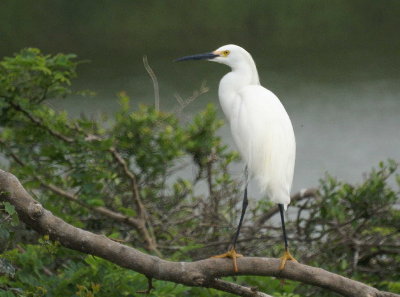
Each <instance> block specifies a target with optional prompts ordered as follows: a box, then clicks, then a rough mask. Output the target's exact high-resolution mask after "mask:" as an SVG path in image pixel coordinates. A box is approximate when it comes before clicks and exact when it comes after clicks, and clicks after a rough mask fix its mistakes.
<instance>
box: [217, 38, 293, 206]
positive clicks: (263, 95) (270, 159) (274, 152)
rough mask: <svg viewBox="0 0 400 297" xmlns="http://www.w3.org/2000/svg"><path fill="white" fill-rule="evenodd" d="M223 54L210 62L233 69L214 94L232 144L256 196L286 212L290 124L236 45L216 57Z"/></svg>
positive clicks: (290, 172) (290, 161)
mask: <svg viewBox="0 0 400 297" xmlns="http://www.w3.org/2000/svg"><path fill="white" fill-rule="evenodd" d="M224 50H229V51H230V53H229V55H228V56H227V57H218V58H215V59H213V60H212V61H216V62H219V63H223V64H226V65H228V66H230V67H231V68H232V71H231V72H229V73H228V74H226V75H225V76H224V77H223V78H222V80H221V82H220V86H219V91H218V93H219V99H220V103H221V107H222V109H223V111H224V113H225V115H226V117H227V118H228V120H229V123H230V127H231V131H232V136H233V139H234V141H235V144H236V146H237V147H238V150H239V152H240V154H241V156H242V158H243V159H244V161H245V162H246V164H247V166H248V168H249V172H250V174H251V176H252V177H254V178H255V179H256V180H257V182H258V184H259V186H260V189H261V191H262V192H263V193H265V194H266V195H267V196H268V197H269V198H270V200H271V201H273V202H275V203H281V204H284V205H285V208H286V206H287V204H289V202H290V189H291V185H292V180H293V171H294V164H295V154H296V143H295V137H294V132H293V127H292V123H291V121H290V118H289V116H288V114H287V112H286V110H285V108H284V107H283V105H282V103H281V102H280V101H279V99H278V98H277V97H276V96H275V95H274V94H273V93H272V92H271V91H269V90H267V89H266V88H264V87H262V86H261V85H260V83H259V79H258V73H257V69H256V66H255V63H254V61H253V59H252V57H251V55H250V54H249V53H248V52H247V51H246V50H244V49H243V48H241V47H239V46H236V45H226V46H222V47H221V48H219V49H218V50H217V51H224Z"/></svg>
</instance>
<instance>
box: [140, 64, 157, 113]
mask: <svg viewBox="0 0 400 297" xmlns="http://www.w3.org/2000/svg"><path fill="white" fill-rule="evenodd" d="M143 65H144V68H145V69H146V71H147V73H148V74H149V76H150V78H151V81H152V82H153V89H154V109H155V110H156V111H160V90H159V87H158V80H157V76H156V75H155V73H154V71H153V69H151V67H150V65H149V62H148V61H147V56H143Z"/></svg>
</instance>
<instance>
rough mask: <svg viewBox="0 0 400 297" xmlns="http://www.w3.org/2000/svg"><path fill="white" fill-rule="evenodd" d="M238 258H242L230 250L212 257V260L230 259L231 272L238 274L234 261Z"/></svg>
mask: <svg viewBox="0 0 400 297" xmlns="http://www.w3.org/2000/svg"><path fill="white" fill-rule="evenodd" d="M240 257H243V255H241V254H238V253H237V252H236V250H235V249H230V250H229V251H227V252H226V253H224V254H220V255H216V256H212V258H231V259H232V261H233V271H234V272H238V271H239V268H238V266H237V261H236V259H237V258H240Z"/></svg>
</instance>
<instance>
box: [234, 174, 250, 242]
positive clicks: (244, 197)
mask: <svg viewBox="0 0 400 297" xmlns="http://www.w3.org/2000/svg"><path fill="white" fill-rule="evenodd" d="M244 175H245V179H246V181H245V183H246V187H245V188H244V195H243V203H242V213H241V215H240V220H239V225H238V227H237V230H236V234H235V237H234V239H233V244H232V247H233V249H236V242H237V240H238V237H239V233H240V228H242V223H243V218H244V214H245V213H246V209H247V205H248V204H249V201H248V199H247V184H248V179H249V177H248V171H247V166H246V168H245V169H244Z"/></svg>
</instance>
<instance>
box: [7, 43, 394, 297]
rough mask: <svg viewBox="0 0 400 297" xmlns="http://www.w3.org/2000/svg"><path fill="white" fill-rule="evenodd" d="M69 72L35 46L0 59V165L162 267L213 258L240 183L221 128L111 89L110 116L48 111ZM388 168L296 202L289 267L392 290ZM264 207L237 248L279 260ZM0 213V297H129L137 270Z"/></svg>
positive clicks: (254, 212)
mask: <svg viewBox="0 0 400 297" xmlns="http://www.w3.org/2000/svg"><path fill="white" fill-rule="evenodd" d="M76 66H77V62H75V59H74V56H73V55H62V54H58V55H55V56H50V55H43V54H42V53H41V52H40V51H39V50H37V49H25V50H22V51H21V52H20V53H18V54H16V55H15V56H14V57H12V58H6V59H4V60H3V61H2V62H1V63H0V99H1V101H0V110H1V111H0V119H1V130H0V151H1V153H2V154H3V155H4V156H5V157H6V159H7V162H4V166H7V167H8V168H7V169H8V170H9V171H11V172H12V173H13V174H15V175H16V176H18V178H19V179H20V180H21V181H22V182H23V184H24V186H25V187H26V188H27V189H29V190H30V191H31V193H32V194H34V195H35V196H36V197H37V199H38V200H40V202H41V203H42V204H43V205H44V206H45V207H46V208H47V209H50V210H51V211H52V212H53V213H54V214H55V215H57V216H59V217H61V218H62V219H64V220H65V221H67V222H69V223H71V224H73V225H75V226H79V227H81V228H84V229H87V230H90V231H92V232H95V233H100V234H104V235H106V236H108V237H111V238H113V239H115V240H121V241H123V242H124V243H125V244H127V245H132V246H134V247H136V248H140V249H142V250H145V251H146V252H148V253H153V254H160V255H162V256H163V257H165V258H169V259H172V260H191V259H199V258H205V257H208V256H211V255H212V254H215V253H217V252H222V251H224V250H225V249H226V247H227V245H228V243H229V241H230V236H231V235H232V233H233V231H234V228H235V224H236V220H237V218H238V215H239V212H240V203H238V202H239V201H240V198H241V197H240V196H241V193H240V189H241V181H240V180H238V179H236V178H234V177H233V175H232V174H230V165H232V163H233V162H236V161H237V160H238V154H237V153H235V152H230V151H229V150H228V148H227V146H226V145H223V144H222V142H221V139H220V138H219V137H218V136H217V135H216V132H217V130H218V128H219V127H221V125H222V124H223V123H222V122H221V121H220V120H218V119H217V115H216V110H215V108H214V107H213V106H212V105H209V106H207V107H206V109H205V110H203V111H202V112H200V113H199V114H197V115H196V116H195V117H194V119H193V120H192V121H191V122H188V123H181V122H180V121H179V115H176V114H172V113H166V112H159V111H156V110H155V109H154V108H153V107H151V106H144V105H142V106H139V107H138V108H137V109H136V110H133V109H132V107H131V106H130V100H129V97H128V96H127V95H126V94H124V93H121V94H120V95H119V102H120V105H121V108H120V111H119V112H117V113H116V114H115V116H114V117H113V118H112V119H109V120H108V121H107V122H102V118H101V119H89V118H86V117H85V116H82V117H81V118H78V119H71V118H70V117H68V115H67V114H66V113H65V112H56V111H54V110H53V109H52V108H51V107H50V105H49V104H48V102H49V100H51V99H53V98H57V97H65V96H67V95H68V94H70V93H71V90H70V88H69V86H70V84H71V79H72V78H74V77H75V76H76V73H75V67H76ZM396 168H397V165H396V164H395V163H394V162H388V163H382V164H380V165H379V168H378V169H376V170H372V172H371V173H370V174H369V176H367V178H366V179H365V181H364V182H363V183H362V184H360V185H357V186H353V185H349V184H347V183H343V182H340V181H337V180H336V179H334V178H332V177H329V176H327V177H326V178H325V180H322V181H321V185H320V189H319V192H318V195H316V196H310V197H304V198H302V199H299V200H296V202H295V203H294V207H293V208H292V210H291V211H292V213H293V214H294V215H293V218H296V219H293V220H291V221H292V223H291V224H289V225H288V226H287V227H288V234H289V238H290V242H291V244H292V246H293V249H294V253H295V254H296V255H298V256H299V260H300V261H301V262H303V263H310V264H313V265H316V266H321V267H324V268H327V269H330V270H333V271H336V272H338V273H341V274H343V275H348V276H351V277H353V278H356V279H359V280H362V281H364V282H367V283H370V284H373V285H374V286H377V287H379V288H383V289H387V290H392V291H398V290H399V286H400V283H399V282H398V280H397V279H395V275H396V274H397V275H398V274H400V268H399V260H400V259H399V252H398V250H399V240H400V239H399V233H398V230H399V229H400V213H399V210H398V208H396V207H395V205H396V203H398V197H399V195H398V191H396V190H394V186H393V184H394V182H391V183H389V182H388V179H389V178H390V177H393V176H394V174H395V171H396ZM272 206H273V205H272V204H270V203H266V202H265V201H264V200H261V201H259V202H257V203H255V204H254V205H252V206H251V207H250V208H251V209H250V211H249V215H248V216H247V217H246V220H245V222H244V228H243V233H242V235H241V237H242V238H246V239H247V241H244V242H241V243H240V247H239V248H240V250H241V251H242V252H243V253H246V254H247V255H262V256H277V255H279V254H280V253H281V252H282V240H281V234H280V228H279V226H278V227H277V226H276V225H275V223H274V222H275V220H274V219H273V218H272V219H270V220H268V221H267V222H266V223H265V224H264V223H263V224H259V225H257V224H256V222H257V221H258V218H259V217H260V216H262V215H263V214H264V213H266V212H268V211H270V210H271V207H272ZM105 210H106V211H105ZM0 212H1V214H2V219H1V221H0V227H1V229H0V230H2V231H1V233H0V236H1V239H2V240H1V244H0V249H1V251H2V255H1V257H0V260H1V262H0V296H85V297H89V296H111V297H112V296H134V295H135V296H136V293H135V292H136V291H139V290H144V289H145V288H146V286H147V280H146V278H145V277H144V276H143V275H140V274H138V273H136V272H133V271H129V270H126V269H123V268H120V267H118V266H116V265H114V264H112V263H109V262H107V261H105V260H102V259H100V258H97V257H93V256H91V255H83V254H80V253H77V252H74V251H71V250H68V249H65V248H63V247H61V246H60V245H59V244H58V243H57V242H52V241H50V240H49V238H48V236H44V237H38V236H37V235H36V234H35V233H34V232H32V231H31V230H29V229H25V228H24V227H23V226H19V224H18V218H17V217H16V214H15V210H14V209H13V208H12V207H11V205H9V204H7V203H3V204H2V205H1V206H0ZM121 217H122V219H121ZM132 218H134V219H135V220H134V221H132V220H131V219H132ZM267 244H268V245H270V246H267ZM7 267H11V268H12V269H11V268H7ZM6 268H7V269H6ZM13 269H14V270H13ZM237 282H238V283H242V284H247V285H249V286H254V287H257V288H259V289H260V290H262V291H265V292H268V293H269V294H273V295H274V296H285V297H289V296H290V297H298V296H315V294H316V291H315V289H314V288H312V289H311V288H309V287H307V286H303V285H299V284H297V283H295V282H290V281H287V282H285V284H281V281H280V280H279V279H276V278H268V279H267V278H264V277H238V278H237ZM155 287H156V289H155V290H153V291H152V293H151V294H150V296H177V295H179V296H210V295H212V296H227V294H224V293H221V292H217V291H214V290H207V289H203V288H187V287H184V286H181V285H175V284H173V283H168V282H161V281H155ZM310 294H311V295H310ZM313 294H314V295H313ZM317 294H318V296H325V295H326V296H331V295H329V293H326V292H322V291H318V293H317ZM323 294H325V295H323Z"/></svg>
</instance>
